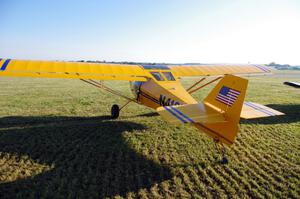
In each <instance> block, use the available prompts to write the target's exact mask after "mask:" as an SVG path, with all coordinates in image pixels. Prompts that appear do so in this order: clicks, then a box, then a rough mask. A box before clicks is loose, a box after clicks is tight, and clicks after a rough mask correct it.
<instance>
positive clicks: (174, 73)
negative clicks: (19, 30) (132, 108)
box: [0, 59, 283, 145]
mask: <svg viewBox="0 0 300 199" xmlns="http://www.w3.org/2000/svg"><path fill="white" fill-rule="evenodd" d="M269 72H270V71H269V69H267V68H266V67H264V66H261V65H220V64H217V65H212V64H211V65H205V64H201V65H189V66H187V65H169V66H168V65H127V64H109V63H101V64H99V63H86V62H59V61H28V60H11V59H0V76H16V77H45V78H74V79H81V80H83V81H84V82H87V83H89V84H92V85H93V86H96V87H98V88H100V89H104V90H105V91H108V92H111V93H113V94H116V95H119V96H121V97H123V98H125V99H126V100H128V103H129V102H135V103H138V104H141V105H145V106H147V107H150V108H152V109H155V110H156V111H157V112H158V113H159V114H160V115H161V116H162V117H163V118H164V119H165V120H166V121H168V122H170V123H174V124H176V123H190V124H191V125H193V126H195V127H196V128H198V129H199V130H200V131H202V132H204V133H206V134H207V135H209V136H211V137H212V138H213V139H214V140H215V141H217V142H219V143H224V144H227V145H231V144H233V142H234V140H235V138H236V135H237V132H238V124H239V120H240V118H245V119H252V118H259V117H269V116H275V115H283V113H281V112H279V111H276V110H273V109H271V108H268V107H266V106H263V105H260V104H257V103H253V102H244V98H245V95H246V90H247V84H248V80H246V79H244V78H242V77H239V76H234V75H233V74H238V75H240V74H249V73H269ZM188 76H202V77H203V78H202V79H200V80H199V81H197V82H196V83H195V84H193V85H192V86H191V87H190V88H188V89H185V88H184V87H183V86H182V85H181V83H180V78H181V77H188ZM205 76H216V78H215V79H213V80H211V81H209V82H207V83H205V84H203V85H202V86H198V85H199V84H200V83H201V82H203V81H204V80H205ZM96 80H126V81H130V85H131V90H132V92H133V94H134V96H135V97H134V98H130V97H127V96H125V95H123V94H122V93H119V92H118V91H115V90H113V89H111V88H109V87H107V86H105V85H104V84H103V83H102V82H101V81H96ZM217 80H220V81H219V82H218V84H217V85H216V86H215V87H214V89H213V90H212V91H211V92H210V93H209V94H208V96H207V97H206V98H205V99H204V101H203V102H200V103H199V102H197V101H196V100H195V99H194V98H193V97H192V95H191V94H192V93H194V92H196V91H197V90H199V89H201V88H203V87H205V86H207V85H209V84H211V83H213V82H215V81H217ZM197 86H198V87H197ZM128 103H126V104H125V105H124V106H126V105H127V104H128ZM124 106H123V107H124ZM123 107H121V108H119V106H118V105H113V106H112V109H111V115H112V118H117V117H118V116H119V112H120V110H121V109H122V108H123Z"/></svg>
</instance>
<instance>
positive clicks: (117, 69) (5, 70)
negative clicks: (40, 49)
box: [0, 59, 149, 81]
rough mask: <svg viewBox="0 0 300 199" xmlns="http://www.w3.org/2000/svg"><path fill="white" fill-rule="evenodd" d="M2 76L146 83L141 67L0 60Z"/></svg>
mask: <svg viewBox="0 0 300 199" xmlns="http://www.w3.org/2000/svg"><path fill="white" fill-rule="evenodd" d="M0 76H17V77H50V78H75V79H95V80H128V81H146V77H148V76H149V73H147V72H146V71H145V70H144V69H143V68H142V67H140V66H139V65H126V64H106V63H101V64H98V63H83V62H63V61H28V60H13V59H12V60H11V59H0Z"/></svg>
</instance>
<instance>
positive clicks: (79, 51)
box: [0, 0, 300, 65]
mask: <svg viewBox="0 0 300 199" xmlns="http://www.w3.org/2000/svg"><path fill="white" fill-rule="evenodd" d="M0 8H1V12H0V24H1V30H0V57H1V58H14V59H34V60H35V59H37V60H106V61H136V62H165V63H192V62H193V63H255V64H266V63H270V62H276V63H281V64H292V65H300V50H299V49H300V0H210V1H208V0H207V1H202V0H106V1H102V0H88V1H87V0H81V1H79V0H0Z"/></svg>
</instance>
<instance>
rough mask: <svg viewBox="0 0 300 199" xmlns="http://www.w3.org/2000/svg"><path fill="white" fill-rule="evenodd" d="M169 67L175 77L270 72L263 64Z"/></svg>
mask: <svg viewBox="0 0 300 199" xmlns="http://www.w3.org/2000/svg"><path fill="white" fill-rule="evenodd" d="M170 68H171V70H172V72H173V73H174V74H175V75H176V76H177V77H184V76H206V75H225V74H245V73H246V74H248V73H269V72H271V71H270V70H269V69H268V68H266V67H265V66H262V65H250V64H248V65H228V64H227V65H220V64H201V65H174V66H170Z"/></svg>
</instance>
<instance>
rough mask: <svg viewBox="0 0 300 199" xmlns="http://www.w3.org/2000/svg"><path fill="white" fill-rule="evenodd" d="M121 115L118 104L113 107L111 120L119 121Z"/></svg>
mask: <svg viewBox="0 0 300 199" xmlns="http://www.w3.org/2000/svg"><path fill="white" fill-rule="evenodd" d="M119 114H120V108H119V106H118V105H117V104H114V105H113V106H112V107H111V118H112V119H117V118H118V117H119Z"/></svg>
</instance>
